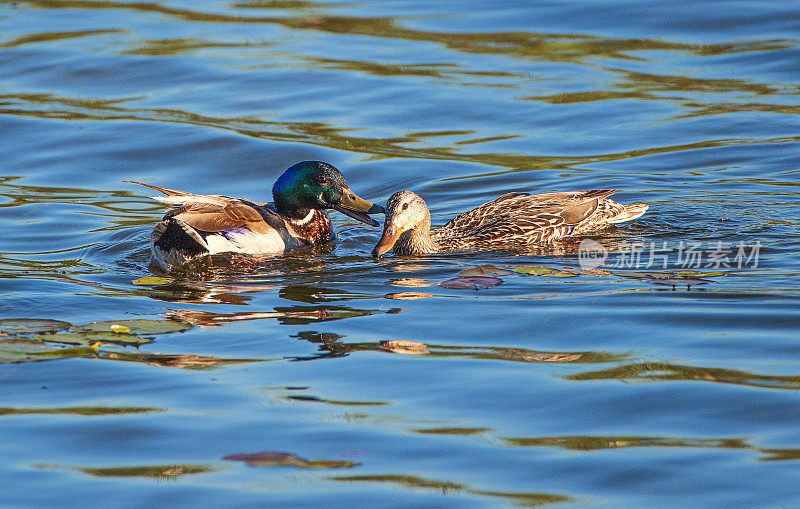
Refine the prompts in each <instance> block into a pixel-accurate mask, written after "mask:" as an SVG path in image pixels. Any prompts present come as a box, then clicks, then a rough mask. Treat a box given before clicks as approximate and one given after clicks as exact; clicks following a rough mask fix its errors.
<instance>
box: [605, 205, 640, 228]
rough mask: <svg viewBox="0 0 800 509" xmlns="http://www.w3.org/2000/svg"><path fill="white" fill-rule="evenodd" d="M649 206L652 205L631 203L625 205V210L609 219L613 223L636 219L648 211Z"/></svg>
mask: <svg viewBox="0 0 800 509" xmlns="http://www.w3.org/2000/svg"><path fill="white" fill-rule="evenodd" d="M649 208H650V205H646V204H644V203H631V204H630V205H625V210H623V211H622V212H620V213H619V214H617V215H616V216H614V217H610V218H608V219H607V221H608V222H609V223H611V224H614V223H623V222H625V221H630V220H631V219H636V218H637V217H639V216H641V215H642V214H644V213H645V212H647V209H649Z"/></svg>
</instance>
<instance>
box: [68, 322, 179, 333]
mask: <svg viewBox="0 0 800 509" xmlns="http://www.w3.org/2000/svg"><path fill="white" fill-rule="evenodd" d="M115 325H116V326H117V330H121V329H119V327H127V328H128V332H130V333H131V334H166V333H168V332H180V331H184V330H186V329H189V328H191V327H192V326H191V325H189V324H188V323H182V322H175V321H172V320H146V319H140V320H105V321H102V322H92V323H90V324H88V325H74V326H72V327H71V328H70V330H72V331H75V332H111V331H113V330H114V328H112V327H114V326H115Z"/></svg>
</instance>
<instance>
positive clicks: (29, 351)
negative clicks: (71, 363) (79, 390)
mask: <svg viewBox="0 0 800 509" xmlns="http://www.w3.org/2000/svg"><path fill="white" fill-rule="evenodd" d="M95 353H97V349H96V348H93V347H89V346H86V347H79V348H53V345H49V344H47V343H43V342H41V341H33V340H4V341H0V364H3V363H16V362H30V361H42V360H47V359H48V358H59V357H61V358H69V357H84V356H87V355H94V354H95Z"/></svg>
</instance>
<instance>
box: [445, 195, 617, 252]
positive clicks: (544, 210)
mask: <svg viewBox="0 0 800 509" xmlns="http://www.w3.org/2000/svg"><path fill="white" fill-rule="evenodd" d="M614 192H616V191H615V190H613V189H599V190H592V191H575V192H558V193H543V194H537V195H531V194H527V193H508V194H504V195H502V196H500V197H499V198H497V199H495V200H493V201H491V202H489V203H486V204H484V205H481V206H480V207H478V208H476V209H474V210H471V211H469V212H465V213H463V214H461V215H459V216H458V217H456V218H454V219H453V220H451V221H450V222H448V223H447V224H446V225H444V226H443V227H441V228H439V229H437V230H434V231H433V232H432V235H433V236H434V238H435V239H436V241H437V242H438V243H439V244H440V245H443V246H451V247H452V248H454V249H456V248H457V249H469V248H477V247H487V246H491V247H500V246H503V245H511V246H517V247H518V246H519V245H524V244H538V243H547V242H552V241H554V240H558V239H560V238H562V237H565V236H567V235H570V234H571V233H572V232H573V231H574V230H575V229H576V227H578V226H579V225H580V224H582V223H583V222H585V221H587V219H590V218H591V217H592V216H593V215H594V214H595V213H597V211H598V209H600V208H601V203H602V202H603V200H604V199H605V197H607V196H609V195H611V194H613V193H614Z"/></svg>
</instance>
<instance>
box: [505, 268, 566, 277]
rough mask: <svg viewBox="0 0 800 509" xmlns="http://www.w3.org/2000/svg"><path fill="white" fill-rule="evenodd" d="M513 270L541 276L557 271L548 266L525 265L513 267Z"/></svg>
mask: <svg viewBox="0 0 800 509" xmlns="http://www.w3.org/2000/svg"><path fill="white" fill-rule="evenodd" d="M514 272H519V273H520V274H531V275H534V276H543V275H545V274H553V273H555V272H558V271H557V270H556V269H551V268H549V267H534V266H525V267H514Z"/></svg>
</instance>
